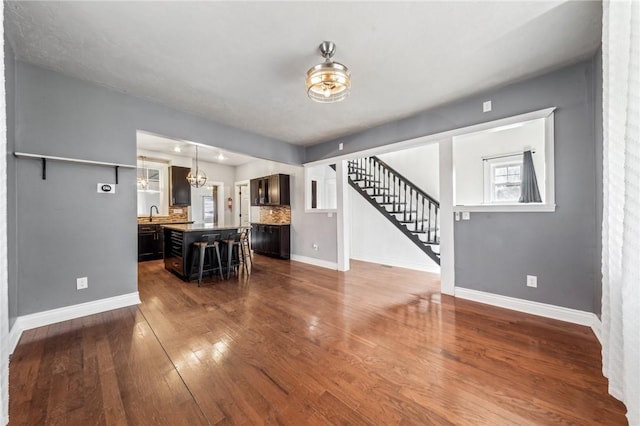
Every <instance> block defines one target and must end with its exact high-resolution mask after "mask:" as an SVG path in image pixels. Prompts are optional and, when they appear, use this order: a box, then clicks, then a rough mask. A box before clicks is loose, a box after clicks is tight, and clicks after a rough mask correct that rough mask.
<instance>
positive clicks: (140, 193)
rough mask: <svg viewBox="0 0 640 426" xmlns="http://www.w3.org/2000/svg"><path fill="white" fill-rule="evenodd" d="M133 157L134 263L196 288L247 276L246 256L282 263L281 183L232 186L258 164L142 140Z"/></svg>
mask: <svg viewBox="0 0 640 426" xmlns="http://www.w3.org/2000/svg"><path fill="white" fill-rule="evenodd" d="M137 154H138V161H137V175H136V184H137V215H138V217H137V222H138V262H147V261H159V260H162V261H163V262H162V263H163V264H164V269H165V270H166V271H167V272H171V273H173V274H174V275H176V276H178V277H179V278H181V279H182V280H184V281H187V282H189V281H194V280H196V281H198V282H200V281H201V280H202V272H200V269H202V270H203V271H204V273H205V275H207V272H208V273H210V274H209V275H211V276H212V277H214V276H220V277H226V278H228V277H229V276H230V275H231V274H230V272H232V271H233V272H236V273H237V274H238V275H239V274H240V273H242V272H243V271H244V273H247V274H249V273H250V272H251V270H252V269H253V267H252V266H253V262H254V261H255V258H254V257H253V254H254V253H255V254H262V255H266V256H270V257H275V258H279V259H289V258H290V249H291V243H290V238H291V230H290V228H291V206H290V192H291V191H290V190H291V188H290V176H289V175H287V174H273V175H269V176H255V177H251V178H250V179H246V178H245V179H244V180H236V170H237V169H238V168H239V167H241V168H242V169H243V170H244V175H245V176H246V170H247V169H248V168H249V167H250V163H251V162H252V161H260V160H255V159H253V158H251V157H247V156H242V155H239V154H235V153H230V152H227V151H222V150H219V149H215V148H211V147H209V146H205V145H201V144H195V143H192V142H188V141H179V140H174V139H169V138H165V137H162V136H158V135H152V134H147V133H144V132H139V134H138V151H137ZM233 239H236V240H239V241H235V244H234V243H233V241H232V240H233ZM214 240H215V241H214ZM207 241H208V243H206V242H207ZM214 248H215V250H213V249H214ZM205 254H206V256H205Z"/></svg>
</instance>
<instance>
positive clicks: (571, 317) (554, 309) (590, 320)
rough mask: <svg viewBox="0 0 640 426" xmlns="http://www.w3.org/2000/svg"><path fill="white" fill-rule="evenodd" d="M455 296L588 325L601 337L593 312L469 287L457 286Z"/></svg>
mask: <svg viewBox="0 0 640 426" xmlns="http://www.w3.org/2000/svg"><path fill="white" fill-rule="evenodd" d="M455 296H456V297H460V298H462V299H468V300H473V301H475V302H480V303H486V304H487V305H493V306H498V307H500V308H506V309H511V310H513V311H518V312H524V313H527V314H532V315H538V316H541V317H545V318H552V319H557V320H560V321H566V322H570V323H573V324H580V325H586V326H587V327H591V329H593V331H594V334H595V335H596V337H597V338H598V340H600V338H599V332H600V330H599V328H598V331H596V330H595V329H594V327H595V324H596V321H597V322H598V323H599V322H600V321H599V320H598V317H597V316H596V314H594V313H593V312H586V311H580V310H577V309H571V308H564V307H562V306H555V305H548V304H546V303H540V302H532V301H530V300H524V299H517V298H515V297H509V296H501V295H499V294H493V293H486V292H484V291H478V290H471V289H468V288H462V287H456V288H455Z"/></svg>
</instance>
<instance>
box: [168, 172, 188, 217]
mask: <svg viewBox="0 0 640 426" xmlns="http://www.w3.org/2000/svg"><path fill="white" fill-rule="evenodd" d="M190 171H191V169H189V168H188V167H179V166H171V167H170V169H169V182H170V184H171V185H170V186H171V205H172V206H178V207H180V206H190V205H191V185H189V182H188V181H187V176H188V175H189V172H190Z"/></svg>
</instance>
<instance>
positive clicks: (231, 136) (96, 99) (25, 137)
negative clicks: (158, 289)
mask: <svg viewBox="0 0 640 426" xmlns="http://www.w3.org/2000/svg"><path fill="white" fill-rule="evenodd" d="M15 70H16V74H15V77H16V78H15V95H16V99H15V108H16V109H15V150H16V151H19V152H28V153H37V154H45V155H54V156H61V157H72V158H81V159H89V160H97V161H107V162H117V163H126V164H132V165H133V164H135V163H136V130H145V131H149V132H153V133H158V134H161V135H165V136H169V137H174V138H181V139H187V140H192V141H197V142H200V143H205V144H210V145H215V146H218V147H220V148H224V149H229V150H232V151H236V152H240V153H244V154H248V155H253V156H257V157H262V158H270V159H278V160H279V161H285V162H291V163H297V164H299V163H300V161H301V159H302V154H303V149H302V148H301V147H297V146H293V145H290V144H287V143H284V142H281V141H276V140H273V139H268V138H264V137H261V136H258V135H254V134H251V133H247V132H244V131H241V130H238V129H234V128H231V127H228V126H225V125H221V124H218V123H214V122H211V121H207V120H205V119H203V118H200V117H196V116H193V115H189V114H187V113H184V112H181V111H177V110H173V109H170V108H168V107H165V106H162V105H159V104H155V103H152V102H149V101H146V100H142V99H139V98H135V97H132V96H128V95H125V94H122V93H119V92H116V91H113V90H110V89H107V88H104V87H101V86H98V85H94V84H92V83H88V82H85V81H82V80H78V79H75V78H72V77H68V76H64V75H62V74H59V73H56V72H52V71H49V70H45V69H42V68H39V67H36V66H33V65H30V64H26V63H22V62H20V61H17V62H16V68H15ZM16 173H17V179H15V178H14V179H11V180H12V182H10V183H9V184H10V185H14V187H15V188H16V189H17V192H16V193H17V203H13V204H12V203H10V205H15V206H17V211H18V212H19V215H18V216H17V218H16V217H13V218H12V217H9V218H8V220H9V221H10V222H9V223H10V226H11V225H15V227H16V229H17V237H18V238H17V241H16V242H15V243H16V244H15V246H16V247H17V265H18V270H17V277H15V278H14V279H13V280H12V283H11V285H12V287H13V289H14V291H15V289H16V288H17V290H18V294H17V302H18V303H17V305H16V306H17V312H15V311H14V312H12V315H13V317H15V315H25V314H30V313H34V312H39V311H43V310H49V309H54V308H58V307H62V306H68V305H73V304H77V303H82V302H88V301H92V300H97V299H101V298H105V297H111V296H116V295H120V294H126V293H130V292H135V291H136V290H137V262H136V261H137V228H136V187H135V170H134V169H121V170H120V184H119V185H118V186H117V190H116V193H115V194H114V195H99V194H97V193H96V183H98V182H112V183H113V182H114V171H113V169H112V168H108V167H99V166H90V165H82V164H71V163H62V162H53V161H50V162H49V163H48V164H47V180H45V181H43V180H42V179H41V168H40V162H39V161H38V160H32V159H18V160H17V162H16ZM83 276H87V277H88V278H89V288H88V289H87V290H83V291H77V290H76V278H77V277H83ZM16 286H17V287H16Z"/></svg>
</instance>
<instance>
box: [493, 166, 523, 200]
mask: <svg viewBox="0 0 640 426" xmlns="http://www.w3.org/2000/svg"><path fill="white" fill-rule="evenodd" d="M485 169H486V171H485V191H484V202H485V203H517V202H518V199H519V198H520V183H521V182H522V161H521V160H520V161H518V162H515V161H511V162H504V161H502V162H495V161H494V162H490V161H489V160H487V161H486V162H485Z"/></svg>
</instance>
